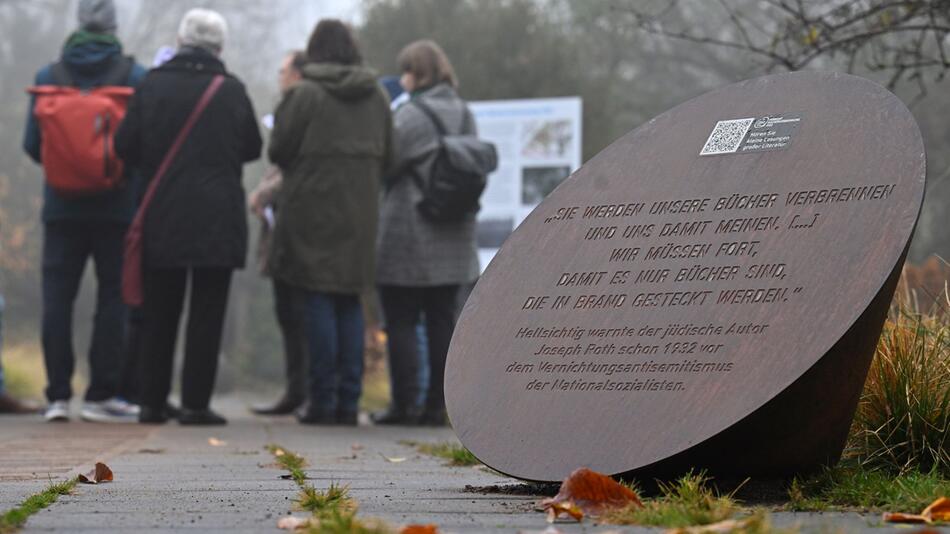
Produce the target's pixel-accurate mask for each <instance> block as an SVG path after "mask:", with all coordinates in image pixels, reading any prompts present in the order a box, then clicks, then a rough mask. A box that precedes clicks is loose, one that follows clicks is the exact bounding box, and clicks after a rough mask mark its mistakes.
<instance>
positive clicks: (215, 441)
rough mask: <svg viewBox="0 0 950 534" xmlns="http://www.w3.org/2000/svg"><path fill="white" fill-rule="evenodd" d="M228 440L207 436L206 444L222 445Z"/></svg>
mask: <svg viewBox="0 0 950 534" xmlns="http://www.w3.org/2000/svg"><path fill="white" fill-rule="evenodd" d="M227 444H228V442H227V441H224V440H223V439H218V438H208V445H211V446H212V447H224V446H225V445H227Z"/></svg>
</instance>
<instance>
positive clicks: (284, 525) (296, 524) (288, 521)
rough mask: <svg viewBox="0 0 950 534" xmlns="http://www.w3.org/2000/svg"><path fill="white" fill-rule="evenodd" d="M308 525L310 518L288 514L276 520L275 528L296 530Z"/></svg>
mask: <svg viewBox="0 0 950 534" xmlns="http://www.w3.org/2000/svg"><path fill="white" fill-rule="evenodd" d="M309 526H310V520H309V519H307V518H303V517H295V516H292V515H289V516H287V517H281V518H280V519H278V520H277V528H279V529H281V530H298V529H304V528H307V527H309Z"/></svg>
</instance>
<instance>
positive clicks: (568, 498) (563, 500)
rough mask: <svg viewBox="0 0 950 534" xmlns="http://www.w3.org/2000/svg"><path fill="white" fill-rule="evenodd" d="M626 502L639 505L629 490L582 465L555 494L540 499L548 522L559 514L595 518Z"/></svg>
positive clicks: (635, 496) (623, 505) (566, 479)
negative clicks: (548, 497)
mask: <svg viewBox="0 0 950 534" xmlns="http://www.w3.org/2000/svg"><path fill="white" fill-rule="evenodd" d="M629 504H636V505H638V506H643V503H642V502H640V498H639V497H638V496H637V494H636V493H634V492H633V491H632V490H630V489H629V488H626V487H624V486H622V485H620V484H618V483H617V481H615V480H614V479H612V478H610V477H609V476H607V475H603V474H601V473H598V472H596V471H591V470H590V469H587V468H586V467H582V468H580V469H577V470H575V471H574V472H573V473H571V474H570V475H569V476H568V477H567V478H565V479H564V482H562V483H561V489H560V490H559V491H558V493H557V495H555V496H554V497H552V498H550V499H545V500H543V501H541V505H542V506H543V507H544V509H545V510H546V511H547V513H548V521H552V522H553V521H554V520H556V519H557V518H558V517H560V516H561V514H566V515H569V516H571V517H572V518H574V519H576V520H577V521H580V520H582V519H583V518H584V516H585V515H589V516H594V517H596V516H599V515H602V514H603V513H604V512H606V511H608V510H613V509H617V508H623V507H625V506H627V505H629Z"/></svg>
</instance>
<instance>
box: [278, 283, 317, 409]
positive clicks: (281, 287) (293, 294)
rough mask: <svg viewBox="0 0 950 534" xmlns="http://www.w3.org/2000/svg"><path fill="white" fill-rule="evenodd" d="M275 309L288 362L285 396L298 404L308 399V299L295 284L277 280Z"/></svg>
mask: <svg viewBox="0 0 950 534" xmlns="http://www.w3.org/2000/svg"><path fill="white" fill-rule="evenodd" d="M274 311H275V313H276V315H277V324H278V326H280V333H281V336H282V337H283V341H284V358H285V360H286V363H287V391H286V393H285V394H284V396H285V397H286V398H287V399H289V400H291V401H292V402H294V403H299V402H302V401H304V400H305V399H306V398H307V367H308V365H307V360H308V359H309V355H308V354H307V351H308V348H307V346H308V345H307V331H306V329H305V328H304V315H305V313H306V299H305V298H304V297H303V295H302V292H301V291H298V290H296V289H294V287H293V286H290V285H288V284H286V283H285V282H281V281H280V280H277V279H274Z"/></svg>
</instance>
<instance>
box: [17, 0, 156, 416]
mask: <svg viewBox="0 0 950 534" xmlns="http://www.w3.org/2000/svg"><path fill="white" fill-rule="evenodd" d="M78 18H79V29H78V30H77V31H75V32H73V33H72V34H70V36H69V37H68V38H67V39H66V43H65V44H64V45H63V50H62V55H61V58H60V60H59V61H57V62H55V63H52V64H50V65H49V66H47V67H44V68H43V69H41V70H40V71H39V72H38V73H37V74H36V80H35V85H36V86H37V88H38V89H52V90H53V91H56V90H55V89H53V88H54V87H61V88H65V87H77V88H79V89H82V90H83V91H88V90H90V89H93V88H97V87H103V86H129V87H134V86H135V85H137V84H138V83H139V81H140V80H141V79H142V78H143V76H144V75H145V69H144V68H143V67H142V66H140V65H138V64H137V63H135V61H134V60H133V59H132V58H131V57H128V56H123V55H122V43H121V42H120V41H119V39H118V38H117V37H116V35H115V32H116V28H117V23H116V12H115V6H114V5H113V3H112V0H80V2H79V12H78ZM52 96H53V95H51V94H49V93H47V94H42V93H41V94H39V95H37V94H36V93H34V96H33V98H32V99H31V101H30V111H29V116H28V119H27V124H26V133H25V136H24V139H23V148H24V150H26V152H27V154H29V155H30V157H31V158H32V159H33V160H34V161H35V162H37V163H41V164H43V165H44V171H46V172H45V174H46V176H47V183H46V185H45V187H44V193H43V212H42V219H43V259H42V261H43V269H42V280H43V281H42V285H43V319H42V342H43V359H44V363H45V365H46V375H47V381H48V386H47V388H46V398H47V400H48V401H49V404H48V407H47V409H46V412H45V414H44V415H45V418H46V419H47V420H48V421H66V420H68V419H69V415H70V414H69V400H70V398H71V397H72V387H71V385H70V382H71V380H72V376H73V370H74V367H75V360H76V358H75V354H74V352H73V345H72V341H73V333H72V325H73V304H74V302H75V300H76V295H77V293H78V291H79V285H80V282H81V281H82V274H83V271H84V270H85V266H86V262H87V261H88V259H89V258H90V257H92V259H93V261H94V263H95V269H96V282H97V285H98V288H97V293H96V312H95V319H94V322H93V332H92V341H91V345H90V347H89V368H90V377H89V378H90V381H89V387H88V389H87V390H86V394H85V399H84V402H83V404H82V409H81V412H80V414H81V417H82V418H83V419H86V420H90V421H100V422H134V421H135V420H136V418H137V416H138V407H137V406H134V405H132V404H129V403H128V402H127V401H126V400H124V399H122V398H119V397H117V396H116V393H117V386H118V381H119V371H120V367H121V346H122V338H123V332H124V323H125V315H126V308H125V306H124V305H123V303H122V298H121V293H120V286H121V270H122V245H123V238H124V236H125V232H126V229H127V228H128V225H129V222H130V221H131V220H132V216H133V213H134V212H135V196H136V190H137V184H136V183H135V180H134V179H133V178H134V176H135V174H134V173H132V172H130V171H129V169H128V166H127V167H126V169H125V173H124V175H125V179H124V181H121V182H119V183H117V184H116V185H115V186H114V187H111V188H108V189H103V190H99V191H95V192H84V193H82V194H78V193H69V192H64V191H63V190H58V189H55V188H54V187H53V186H51V185H50V182H49V180H50V177H51V176H52V175H51V173H50V167H49V165H51V164H52V161H53V158H52V157H53V156H59V157H61V156H62V154H68V153H70V148H71V147H67V146H66V143H77V144H80V143H82V142H83V139H72V138H69V137H67V138H65V139H63V138H58V139H54V138H53V137H50V136H49V135H48V133H47V135H45V136H44V131H46V130H44V129H43V128H41V126H42V125H41V122H40V120H39V119H38V118H37V112H38V111H39V108H38V107H37V105H38V103H41V102H43V101H44V100H43V99H47V98H48V97H52ZM57 96H60V95H57ZM46 101H47V102H52V101H51V100H46ZM72 102H73V103H75V102H77V100H73V101H72ZM88 102H92V99H88V100H86V101H85V102H83V104H85V103H88ZM100 102H101V101H100ZM66 108H73V109H74V106H71V105H70V106H60V107H59V108H58V109H60V110H64V111H65V112H66V113H69V112H70V111H71V110H70V109H66ZM54 118H55V117H54ZM64 120H69V119H68V118H67V119H64ZM72 122H73V126H76V127H77V128H78V127H81V125H75V121H72ZM104 126H105V128H100V125H96V128H97V130H96V131H97V133H99V134H102V133H103V132H104V133H105V135H106V137H107V136H108V133H109V132H108V128H109V123H108V121H106V124H105V125H104ZM112 126H114V124H113V125H112ZM91 127H92V125H90V128H91ZM61 131H63V130H59V131H54V132H53V133H60V132H61ZM68 133H73V132H72V131H70V132H68ZM82 133H83V134H84V131H82ZM79 137H82V138H85V135H80V136H79ZM106 142H108V140H106ZM54 144H58V145H60V146H51V145H54ZM106 146H108V145H106ZM94 153H96V152H94ZM44 159H45V160H46V161H44ZM108 161H109V160H108V158H106V160H105V162H104V163H105V164H106V165H105V166H106V169H108V167H109V166H108ZM58 170H59V171H60V173H62V172H63V171H65V174H67V176H65V179H66V180H67V181H76V180H79V178H77V177H78V176H80V171H79V170H78V166H76V167H69V166H66V167H65V168H63V167H60V168H59V169H58ZM104 172H106V173H108V171H107V170H106V171H104ZM68 175H71V176H68ZM99 178H102V177H99Z"/></svg>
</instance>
